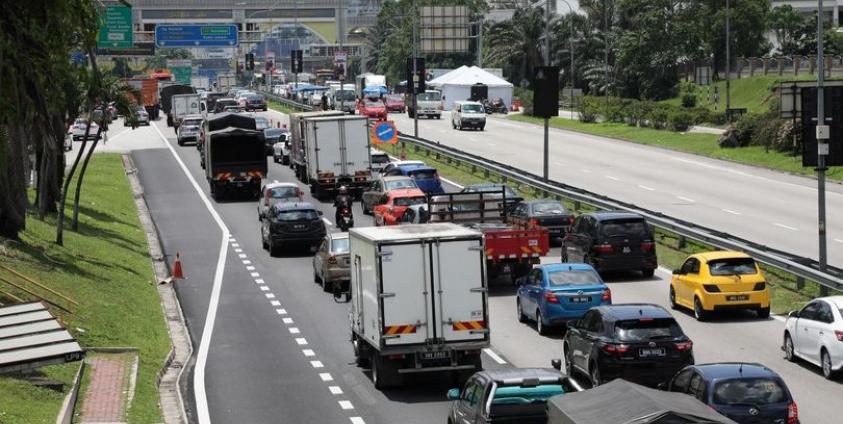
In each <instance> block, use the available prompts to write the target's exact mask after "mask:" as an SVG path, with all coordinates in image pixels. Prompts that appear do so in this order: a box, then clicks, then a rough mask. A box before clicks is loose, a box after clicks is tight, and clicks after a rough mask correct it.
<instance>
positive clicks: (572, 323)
mask: <svg viewBox="0 0 843 424" xmlns="http://www.w3.org/2000/svg"><path fill="white" fill-rule="evenodd" d="M565 326H566V327H568V328H577V321H567V322H566V323H565Z"/></svg>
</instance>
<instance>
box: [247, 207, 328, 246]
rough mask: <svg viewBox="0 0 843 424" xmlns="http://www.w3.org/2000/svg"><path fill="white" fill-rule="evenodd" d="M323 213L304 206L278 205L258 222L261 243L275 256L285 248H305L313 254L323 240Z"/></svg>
mask: <svg viewBox="0 0 843 424" xmlns="http://www.w3.org/2000/svg"><path fill="white" fill-rule="evenodd" d="M325 233H326V231H325V222H323V221H322V213H321V212H320V211H318V210H316V208H315V207H314V206H313V205H312V204H310V203H307V202H278V203H276V204H275V205H273V206H272V207H271V208H270V209H269V211H268V212H267V213H266V216H265V217H264V220H263V221H261V243H262V244H263V248H264V249H267V250H269V254H270V255H276V254H277V253H278V251H279V250H280V249H281V248H283V247H284V246H286V245H289V244H297V245H307V246H308V247H310V248H311V250H313V251H315V250H316V247H317V246H319V244H320V243H321V242H322V239H323V238H324V237H325Z"/></svg>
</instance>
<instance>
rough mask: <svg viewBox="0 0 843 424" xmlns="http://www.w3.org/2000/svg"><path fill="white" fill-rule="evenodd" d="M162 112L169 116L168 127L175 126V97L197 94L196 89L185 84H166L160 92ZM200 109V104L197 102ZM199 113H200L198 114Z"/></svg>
mask: <svg viewBox="0 0 843 424" xmlns="http://www.w3.org/2000/svg"><path fill="white" fill-rule="evenodd" d="M159 92H160V97H161V110H163V111H164V113H165V114H166V115H167V126H168V127H172V126H173V96H175V95H178V94H196V89H194V88H193V87H191V86H189V85H184V84H166V85H165V86H164V87H162V88H161V89H160V90H159ZM197 107H198V102H197ZM196 113H199V112H196Z"/></svg>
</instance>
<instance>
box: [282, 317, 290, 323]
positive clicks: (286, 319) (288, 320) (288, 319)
mask: <svg viewBox="0 0 843 424" xmlns="http://www.w3.org/2000/svg"><path fill="white" fill-rule="evenodd" d="M281 321H282V322H284V324H292V323H293V319H292V318H284V319H282V320H281Z"/></svg>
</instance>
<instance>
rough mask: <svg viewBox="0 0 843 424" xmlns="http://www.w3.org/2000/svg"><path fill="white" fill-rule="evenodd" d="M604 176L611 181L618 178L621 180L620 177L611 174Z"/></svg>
mask: <svg viewBox="0 0 843 424" xmlns="http://www.w3.org/2000/svg"><path fill="white" fill-rule="evenodd" d="M606 178H608V179H610V180H612V181H620V180H621V179H620V178H618V177H613V176H611V175H606Z"/></svg>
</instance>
